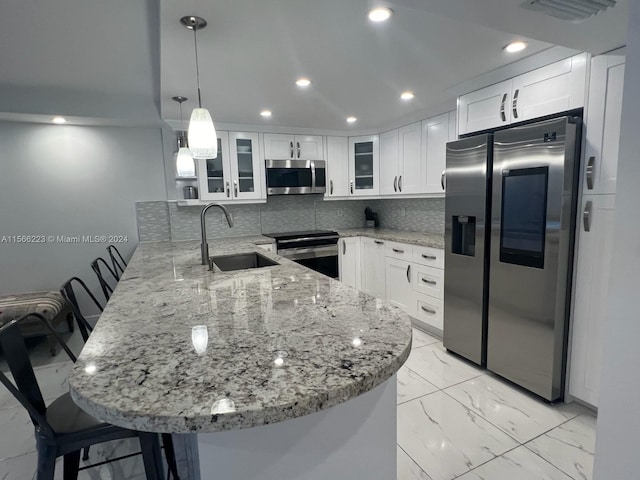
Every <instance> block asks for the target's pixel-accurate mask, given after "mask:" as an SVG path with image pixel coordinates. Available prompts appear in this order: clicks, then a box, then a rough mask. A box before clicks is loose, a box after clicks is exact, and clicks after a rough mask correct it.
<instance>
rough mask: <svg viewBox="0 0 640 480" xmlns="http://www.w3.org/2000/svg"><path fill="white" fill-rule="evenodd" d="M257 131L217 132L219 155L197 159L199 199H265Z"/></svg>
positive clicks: (221, 200)
mask: <svg viewBox="0 0 640 480" xmlns="http://www.w3.org/2000/svg"><path fill="white" fill-rule="evenodd" d="M258 140H259V135H258V134H257V133H241V132H218V156H217V157H216V158H209V159H206V160H202V159H201V160H198V178H199V183H200V199H202V200H215V201H220V202H225V203H226V202H231V201H233V200H260V199H263V198H264V193H263V192H264V186H263V183H264V181H261V179H263V177H264V174H263V173H262V172H263V170H262V168H261V167H262V165H261V162H260V159H261V155H260V152H259V148H260V147H259V141H258Z"/></svg>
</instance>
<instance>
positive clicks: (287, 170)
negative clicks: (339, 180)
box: [266, 160, 327, 195]
mask: <svg viewBox="0 0 640 480" xmlns="http://www.w3.org/2000/svg"><path fill="white" fill-rule="evenodd" d="M266 173H267V195H305V194H309V193H324V192H325V191H326V190H327V162H325V161H324V160H266Z"/></svg>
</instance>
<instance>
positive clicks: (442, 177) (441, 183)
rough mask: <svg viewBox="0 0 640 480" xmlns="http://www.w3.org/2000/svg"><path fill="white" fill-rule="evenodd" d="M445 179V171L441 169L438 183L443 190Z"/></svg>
mask: <svg viewBox="0 0 640 480" xmlns="http://www.w3.org/2000/svg"><path fill="white" fill-rule="evenodd" d="M446 179H447V171H446V170H443V171H442V175H440V185H442V189H443V190H445V180H446Z"/></svg>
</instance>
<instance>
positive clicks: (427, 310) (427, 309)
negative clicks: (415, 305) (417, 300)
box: [420, 305, 436, 315]
mask: <svg viewBox="0 0 640 480" xmlns="http://www.w3.org/2000/svg"><path fill="white" fill-rule="evenodd" d="M420 308H421V309H422V311H424V312H427V313H430V314H431V315H435V314H436V311H435V310H432V309H430V308H427V307H425V306H424V305H420Z"/></svg>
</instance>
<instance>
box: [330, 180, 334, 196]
mask: <svg viewBox="0 0 640 480" xmlns="http://www.w3.org/2000/svg"><path fill="white" fill-rule="evenodd" d="M329 195H333V180H329Z"/></svg>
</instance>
